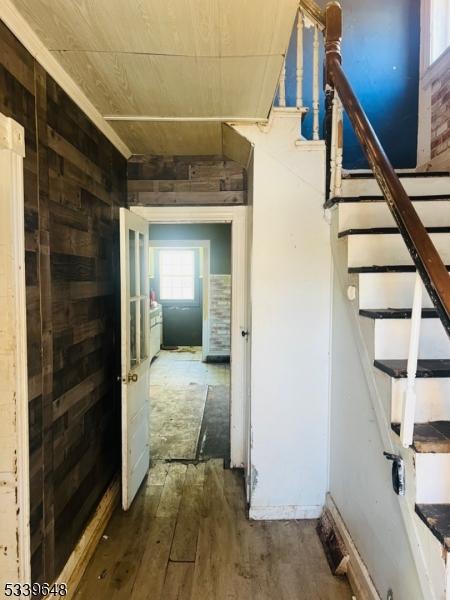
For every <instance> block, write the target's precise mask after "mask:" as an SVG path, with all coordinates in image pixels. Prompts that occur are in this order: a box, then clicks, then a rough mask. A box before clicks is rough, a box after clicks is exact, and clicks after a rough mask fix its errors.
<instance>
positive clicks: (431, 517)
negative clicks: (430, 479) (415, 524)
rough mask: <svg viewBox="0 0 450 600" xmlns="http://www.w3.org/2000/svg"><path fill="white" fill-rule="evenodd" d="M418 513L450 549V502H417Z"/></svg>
mask: <svg viewBox="0 0 450 600" xmlns="http://www.w3.org/2000/svg"><path fill="white" fill-rule="evenodd" d="M416 513H417V514H418V515H419V517H420V518H421V519H422V521H423V522H424V523H425V525H426V526H427V527H428V528H429V529H430V530H431V532H432V533H433V535H435V536H436V537H437V539H438V540H439V541H440V542H441V543H442V544H444V546H445V548H446V549H447V550H450V504H416Z"/></svg>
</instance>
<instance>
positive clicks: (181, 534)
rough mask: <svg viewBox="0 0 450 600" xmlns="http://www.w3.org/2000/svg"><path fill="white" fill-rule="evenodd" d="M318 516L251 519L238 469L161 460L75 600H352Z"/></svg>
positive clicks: (113, 526) (119, 516)
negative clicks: (324, 543) (331, 560)
mask: <svg viewBox="0 0 450 600" xmlns="http://www.w3.org/2000/svg"><path fill="white" fill-rule="evenodd" d="M315 525H316V522H315V521H270V522H262V521H249V520H248V519H247V517H246V513H245V495H244V485H243V480H242V476H241V474H240V473H239V472H236V471H230V470H224V469H223V461H221V460H210V461H208V462H207V463H199V464H197V465H194V464H188V465H186V464H181V463H164V462H158V463H156V464H155V465H154V466H153V467H152V468H151V469H150V472H149V474H148V477H147V479H146V481H144V483H143V486H142V488H141V490H140V491H139V493H138V496H137V498H136V500H135V502H134V503H133V505H132V507H131V509H130V510H129V511H128V512H127V513H124V512H122V510H121V509H120V508H118V509H117V510H116V512H115V514H114V515H113V518H112V519H111V521H110V523H109V525H108V527H107V529H106V531H105V535H104V536H103V539H102V540H101V542H100V544H99V546H98V548H97V550H96V552H95V554H94V556H93V558H92V560H91V562H90V564H89V566H88V568H87V570H86V573H85V575H84V577H83V580H82V583H81V585H80V587H79V589H78V590H77V592H76V595H75V598H76V600H88V599H89V600H90V599H91V598H96V599H97V600H106V599H108V600H109V599H114V600H122V599H123V600H128V599H132V600H141V599H142V600H144V599H146V600H241V599H242V600H350V599H351V598H352V594H351V591H350V588H349V586H348V583H347V581H346V580H345V579H338V578H336V577H333V576H332V575H331V572H330V570H329V568H328V564H327V562H326V559H325V555H324V553H323V550H322V547H321V545H320V542H319V539H318V537H317V534H316V532H315Z"/></svg>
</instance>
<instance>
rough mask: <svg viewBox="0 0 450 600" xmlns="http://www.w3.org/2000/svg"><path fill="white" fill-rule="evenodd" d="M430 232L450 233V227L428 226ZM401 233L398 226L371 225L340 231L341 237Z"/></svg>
mask: <svg viewBox="0 0 450 600" xmlns="http://www.w3.org/2000/svg"><path fill="white" fill-rule="evenodd" d="M425 229H426V230H427V232H428V233H450V227H447V226H445V227H426V228H425ZM381 234H384V235H400V230H399V228H398V227H370V228H365V229H345V230H344V231H340V232H339V233H338V237H339V238H343V237H347V236H349V235H381Z"/></svg>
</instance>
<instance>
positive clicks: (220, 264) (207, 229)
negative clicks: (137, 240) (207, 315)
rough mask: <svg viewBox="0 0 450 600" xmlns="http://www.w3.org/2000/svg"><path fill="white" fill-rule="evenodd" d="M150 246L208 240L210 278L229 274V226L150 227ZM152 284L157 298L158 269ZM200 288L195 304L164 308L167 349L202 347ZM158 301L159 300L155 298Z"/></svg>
mask: <svg viewBox="0 0 450 600" xmlns="http://www.w3.org/2000/svg"><path fill="white" fill-rule="evenodd" d="M149 231H150V244H151V242H152V241H153V240H157V241H161V240H169V241H180V240H193V241H194V240H197V241H198V240H202V241H204V240H209V241H210V250H211V254H210V269H209V270H210V273H211V274H213V275H229V274H231V224H229V223H217V224H216V223H211V224H186V225H150V229H149ZM155 275H156V278H155V281H154V283H153V284H151V287H153V288H154V289H155V290H156V292H157V295H158V294H159V281H158V269H156V270H155ZM198 286H199V292H200V293H199V300H198V302H196V303H194V304H191V305H188V304H182V303H179V304H177V303H176V302H170V303H169V302H166V303H164V304H163V343H164V345H166V346H201V344H202V295H201V285H200V284H199V283H198ZM158 300H159V298H158Z"/></svg>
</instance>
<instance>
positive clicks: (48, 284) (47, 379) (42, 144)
mask: <svg viewBox="0 0 450 600" xmlns="http://www.w3.org/2000/svg"><path fill="white" fill-rule="evenodd" d="M35 90H36V91H35V99H36V130H37V141H38V207H39V274H40V296H41V300H40V305H41V356H42V435H43V440H42V444H43V524H44V531H43V537H44V539H43V544H44V546H43V548H44V555H43V562H44V570H43V578H44V581H51V579H52V577H53V575H54V570H55V535H54V514H53V510H54V489H53V417H52V401H53V333H52V280H51V270H50V212H49V197H48V195H49V194H48V192H49V183H48V163H47V75H46V73H45V71H44V69H43V68H42V67H41V66H40V65H39V64H38V63H35Z"/></svg>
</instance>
